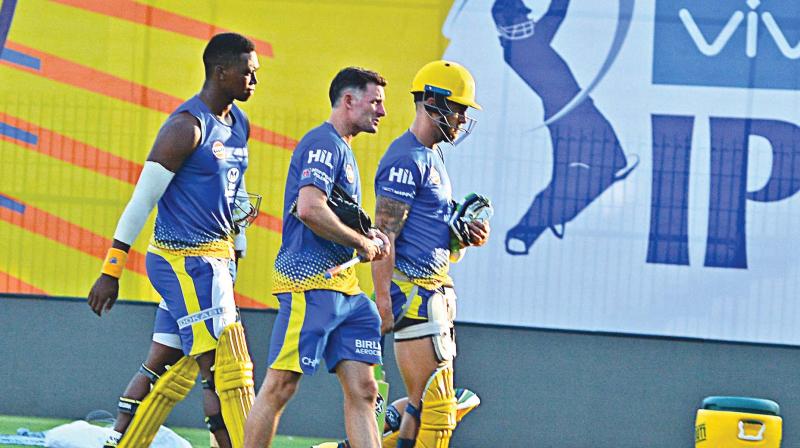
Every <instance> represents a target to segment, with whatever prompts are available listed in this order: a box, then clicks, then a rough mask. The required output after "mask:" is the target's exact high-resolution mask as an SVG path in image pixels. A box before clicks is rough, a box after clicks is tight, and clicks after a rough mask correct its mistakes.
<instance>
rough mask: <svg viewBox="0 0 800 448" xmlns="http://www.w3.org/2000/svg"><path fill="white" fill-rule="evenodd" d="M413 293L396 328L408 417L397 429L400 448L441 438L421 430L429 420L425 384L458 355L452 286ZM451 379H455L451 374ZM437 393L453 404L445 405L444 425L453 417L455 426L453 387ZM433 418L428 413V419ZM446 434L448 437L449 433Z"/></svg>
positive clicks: (398, 360)
mask: <svg viewBox="0 0 800 448" xmlns="http://www.w3.org/2000/svg"><path fill="white" fill-rule="evenodd" d="M414 294H415V296H414V297H412V299H411V300H410V303H411V306H410V307H409V308H408V310H407V311H406V314H405V316H404V318H403V320H401V321H400V322H398V324H397V325H396V327H395V328H396V329H395V337H394V339H395V357H396V360H397V365H398V368H399V370H400V375H401V376H402V378H403V382H404V383H405V386H406V391H407V392H408V404H407V405H406V409H405V416H404V418H403V419H402V421H401V424H400V429H399V431H398V437H399V440H398V443H397V446H398V447H406V446H414V443H415V440H416V442H420V441H421V439H422V438H426V439H428V438H431V437H433V438H434V439H435V438H436V437H438V436H437V434H439V433H436V434H433V436H431V435H430V434H427V435H424V436H423V434H422V433H421V432H420V428H421V427H422V426H423V425H422V423H424V422H425V420H426V418H425V415H424V414H423V413H425V412H426V410H425V406H424V404H423V399H424V397H425V394H426V393H429V392H431V391H426V387H427V386H429V385H430V379H431V375H433V374H434V372H436V371H437V369H438V368H439V367H440V366H442V365H445V364H450V363H452V359H453V358H454V357H455V354H456V347H455V333H454V330H453V320H454V319H455V307H456V305H455V303H456V302H455V301H456V299H455V294H454V292H453V290H452V288H442V289H441V290H437V291H431V290H427V289H424V288H418V290H417V291H416V292H414ZM417 304H418V305H417ZM449 378H450V380H452V375H450V376H449ZM435 384H437V385H440V384H444V383H441V382H436V383H435ZM437 392H441V393H440V394H439V395H441V397H442V400H444V401H446V402H447V406H450V405H452V406H451V407H452V409H450V408H449V407H447V406H445V407H443V409H445V410H446V411H447V412H450V413H451V414H448V415H449V416H448V417H447V418H445V420H446V421H445V422H444V424H446V425H449V424H450V423H451V420H452V424H453V427H454V425H455V395H454V391H453V386H452V384H448V385H447V387H446V388H444V389H443V390H442V391H437ZM444 401H443V403H444ZM431 415H433V414H431ZM433 417H435V415H433ZM433 417H430V416H429V417H428V418H427V420H430V419H431V418H433ZM437 424H438V423H437ZM443 435H445V436H446V437H447V440H449V434H443Z"/></svg>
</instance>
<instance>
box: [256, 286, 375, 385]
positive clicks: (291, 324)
mask: <svg viewBox="0 0 800 448" xmlns="http://www.w3.org/2000/svg"><path fill="white" fill-rule="evenodd" d="M276 297H277V298H278V303H279V308H278V316H277V317H276V318H275V325H274V326H273V327H272V339H271V340H270V347H269V367H270V368H272V369H276V370H290V371H293V372H298V373H304V374H309V375H313V374H314V372H316V370H317V367H318V366H319V363H320V360H321V359H325V365H326V366H327V368H328V371H329V372H331V373H333V372H335V370H336V366H337V365H338V364H339V362H340V361H344V360H350V361H360V362H363V363H366V364H381V363H382V361H381V345H380V340H381V319H380V315H379V314H378V308H377V307H376V306H375V303H374V302H373V301H372V300H370V299H369V298H368V297H367V296H366V295H365V294H364V293H359V294H356V295H348V294H344V293H342V292H338V291H331V290H327V289H312V290H308V291H305V292H294V293H288V292H287V293H280V294H276Z"/></svg>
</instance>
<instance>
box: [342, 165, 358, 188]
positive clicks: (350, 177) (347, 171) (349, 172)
mask: <svg viewBox="0 0 800 448" xmlns="http://www.w3.org/2000/svg"><path fill="white" fill-rule="evenodd" d="M344 176H345V177H346V178H347V181H348V182H350V183H351V184H352V183H353V182H355V181H356V173H355V170H353V165H352V164H350V163H348V164H347V166H346V167H344Z"/></svg>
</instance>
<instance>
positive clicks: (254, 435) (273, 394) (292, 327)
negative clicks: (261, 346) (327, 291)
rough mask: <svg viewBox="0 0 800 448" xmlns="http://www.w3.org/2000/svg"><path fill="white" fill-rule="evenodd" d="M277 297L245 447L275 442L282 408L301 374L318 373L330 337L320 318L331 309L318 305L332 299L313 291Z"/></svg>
mask: <svg viewBox="0 0 800 448" xmlns="http://www.w3.org/2000/svg"><path fill="white" fill-rule="evenodd" d="M307 296H310V297H308V298H307ZM276 297H277V299H278V304H279V306H278V315H277V316H276V318H275V323H274V325H273V326H272V336H271V339H270V348H269V356H268V362H269V369H267V375H266V377H265V378H264V382H263V383H262V385H261V388H260V389H259V391H258V394H257V395H256V399H255V402H254V403H253V407H252V409H251V410H250V415H249V416H248V417H247V422H246V424H245V431H244V446H245V447H250V448H263V447H265V446H269V445H270V443H272V439H273V437H274V436H275V431H276V430H277V427H278V423H279V421H280V417H281V414H282V413H283V409H284V407H285V406H286V404H287V403H288V402H289V400H290V399H291V398H292V397H293V396H294V394H295V392H296V391H297V387H298V386H299V384H300V379H301V378H302V375H303V374H304V373H307V374H313V373H314V372H316V369H317V366H318V365H319V354H318V353H321V350H322V349H321V348H322V347H323V346H324V345H323V344H324V339H325V337H326V336H327V332H326V331H327V330H326V329H325V327H324V323H323V322H321V320H320V318H321V317H322V316H326V315H328V313H329V312H330V310H324V309H320V308H319V307H320V306H321V305H323V304H326V303H328V302H331V305H332V301H328V300H314V299H313V297H314V293H313V292H311V291H307V292H305V293H282V294H277V295H276ZM301 342H302V344H301Z"/></svg>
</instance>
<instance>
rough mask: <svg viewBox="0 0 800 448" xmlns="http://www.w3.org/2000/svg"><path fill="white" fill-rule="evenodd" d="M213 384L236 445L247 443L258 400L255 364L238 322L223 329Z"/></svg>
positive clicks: (242, 329) (229, 431) (242, 328)
mask: <svg viewBox="0 0 800 448" xmlns="http://www.w3.org/2000/svg"><path fill="white" fill-rule="evenodd" d="M214 383H215V386H216V389H217V395H219V402H220V407H221V408H222V418H223V419H224V420H225V426H226V427H227V428H228V436H230V438H231V444H232V445H233V447H234V448H241V447H242V446H243V445H244V423H245V420H246V419H247V414H249V413H250V408H251V407H252V406H253V401H254V400H255V390H254V385H255V382H254V381H253V363H252V362H251V361H250V354H249V352H248V351H247V343H246V341H245V337H244V327H242V324H241V323H239V322H236V323H233V324H230V325H228V326H227V327H225V329H224V330H222V334H221V335H220V336H219V341H218V343H217V353H216V358H215V360H214Z"/></svg>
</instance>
